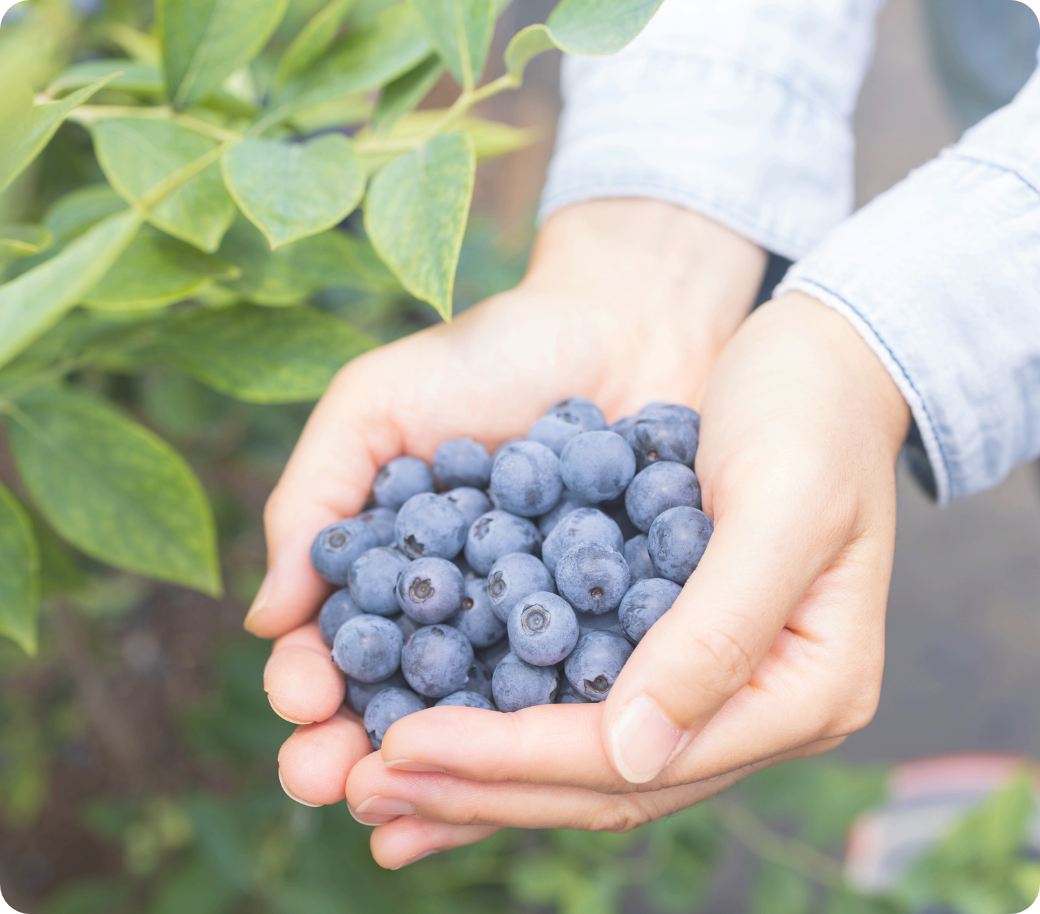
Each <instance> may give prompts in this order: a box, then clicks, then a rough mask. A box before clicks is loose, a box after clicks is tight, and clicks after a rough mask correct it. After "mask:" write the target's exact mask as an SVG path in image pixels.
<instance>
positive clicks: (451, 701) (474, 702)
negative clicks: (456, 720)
mask: <svg viewBox="0 0 1040 914" xmlns="http://www.w3.org/2000/svg"><path fill="white" fill-rule="evenodd" d="M435 707H438V708H443V707H456V708H481V709H482V710H484V711H494V710H495V708H494V706H493V705H492V704H491V702H490V701H488V700H487V699H486V698H485V697H484V696H483V695H478V694H477V693H476V692H467V691H466V690H465V689H463V690H460V691H458V692H452V693H451V694H450V695H446V696H445V697H444V698H442V699H441V700H440V701H438V702H437V704H436V705H435Z"/></svg>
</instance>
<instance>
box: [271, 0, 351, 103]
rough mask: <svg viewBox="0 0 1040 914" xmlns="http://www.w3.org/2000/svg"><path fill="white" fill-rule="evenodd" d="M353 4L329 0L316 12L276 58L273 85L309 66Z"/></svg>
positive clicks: (335, 31)
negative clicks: (277, 60) (280, 55)
mask: <svg viewBox="0 0 1040 914" xmlns="http://www.w3.org/2000/svg"><path fill="white" fill-rule="evenodd" d="M353 5H354V0H332V2H331V3H329V4H328V6H325V7H323V8H322V9H320V10H319V11H318V12H317V13H315V15H314V16H313V17H312V18H311V20H310V21H309V22H308V23H307V24H306V25H305V26H304V27H303V28H302V29H301V30H300V34H299V35H297V36H296V37H295V38H294V39H293V41H292V44H290V45H289V47H288V48H286V49H285V53H284V54H283V55H282V59H281V60H280V61H279V62H278V70H277V72H276V73H275V77H274V84H275V85H276V86H284V85H285V84H286V83H287V82H288V81H289V80H290V79H292V78H293V77H294V76H297V75H299V74H300V73H303V72H305V71H306V70H308V69H309V68H310V67H311V66H312V65H313V64H314V62H315V61H316V60H318V58H319V57H321V55H322V54H324V53H325V52H326V51H327V50H328V49H329V47H330V46H331V45H332V42H333V41H335V40H336V35H337V34H338V33H339V30H340V26H342V25H343V20H344V19H346V18H347V13H349V12H350V8H351V7H352V6H353Z"/></svg>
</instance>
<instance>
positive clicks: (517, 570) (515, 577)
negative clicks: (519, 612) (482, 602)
mask: <svg viewBox="0 0 1040 914" xmlns="http://www.w3.org/2000/svg"><path fill="white" fill-rule="evenodd" d="M555 590H556V585H555V584H554V583H553V579H552V575H551V574H549V569H548V568H546V567H545V565H544V564H542V562H541V560H539V559H537V558H535V557H534V556H533V555H528V554H527V553H525V552H513V553H510V554H509V555H503V556H502V558H500V559H499V560H498V561H497V562H495V564H494V565H493V566H492V567H491V573H490V574H489V575H488V593H489V595H490V597H491V606H492V608H493V609H494V611H495V615H496V616H498V618H499V619H501V620H502V621H503V622H508V621H509V614H510V613H511V612H512V611H513V607H514V606H516V604H517V603H519V602H520V601H521V600H523V599H524V598H525V597H528V596H530V595H531V594H533V593H537V592H538V591H549V592H550V593H552V592H554V591H555Z"/></svg>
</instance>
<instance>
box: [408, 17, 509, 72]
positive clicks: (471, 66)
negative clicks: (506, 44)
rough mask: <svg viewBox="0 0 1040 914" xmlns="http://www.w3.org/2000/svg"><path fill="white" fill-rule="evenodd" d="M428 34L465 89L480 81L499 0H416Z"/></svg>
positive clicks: (493, 29)
mask: <svg viewBox="0 0 1040 914" xmlns="http://www.w3.org/2000/svg"><path fill="white" fill-rule="evenodd" d="M412 2H413V3H414V4H415V8H416V9H417V10H418V11H419V16H420V17H421V18H422V22H423V27H424V28H425V29H426V34H427V35H429V36H430V41H432V42H433V46H434V47H435V48H436V49H437V51H438V53H439V54H440V56H441V58H442V59H443V60H444V62H445V63H446V64H447V65H448V69H449V70H451V73H452V75H453V76H454V77H455V79H457V80H458V81H459V84H460V85H461V86H462V87H463V88H464V89H472V88H473V87H474V86H476V84H477V83H478V82H479V81H480V76H481V74H482V73H483V72H484V64H485V63H486V62H487V52H488V47H490V45H491V36H492V35H493V34H494V31H495V17H496V15H497V13H498V9H497V5H496V3H495V0H412Z"/></svg>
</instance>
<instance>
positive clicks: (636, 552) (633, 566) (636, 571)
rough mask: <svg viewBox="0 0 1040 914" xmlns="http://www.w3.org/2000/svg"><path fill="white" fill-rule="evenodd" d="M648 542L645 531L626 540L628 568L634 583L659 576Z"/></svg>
mask: <svg viewBox="0 0 1040 914" xmlns="http://www.w3.org/2000/svg"><path fill="white" fill-rule="evenodd" d="M646 544H647V538H646V534H645V533H640V534H639V535H638V536H633V537H632V539H630V540H626V541H625V561H626V562H628V570H629V571H630V572H631V573H632V582H633V583H635V582H636V581H642V580H645V579H647V578H656V577H657V576H658V575H657V569H656V568H654V563H653V562H652V561H651V559H650V552H649V550H648V549H647V547H646Z"/></svg>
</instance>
